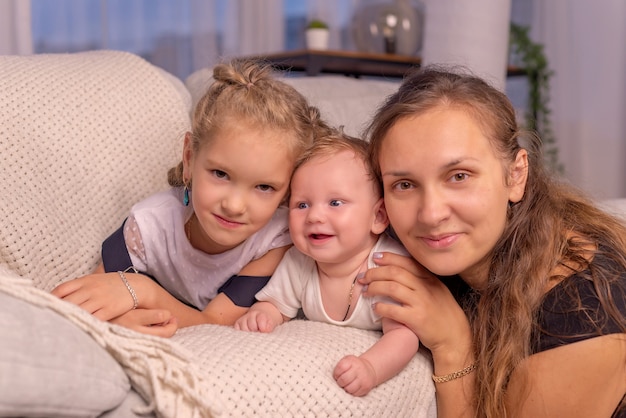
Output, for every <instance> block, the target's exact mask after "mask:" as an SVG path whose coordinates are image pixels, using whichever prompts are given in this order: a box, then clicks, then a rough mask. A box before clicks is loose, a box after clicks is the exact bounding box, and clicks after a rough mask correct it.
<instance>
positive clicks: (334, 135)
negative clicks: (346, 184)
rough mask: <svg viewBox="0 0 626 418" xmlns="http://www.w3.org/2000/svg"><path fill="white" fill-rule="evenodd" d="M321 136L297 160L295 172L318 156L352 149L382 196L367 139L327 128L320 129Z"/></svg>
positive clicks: (378, 193) (375, 190) (331, 154)
mask: <svg viewBox="0 0 626 418" xmlns="http://www.w3.org/2000/svg"><path fill="white" fill-rule="evenodd" d="M320 132H321V133H320V136H319V137H318V138H316V139H315V141H314V142H313V144H312V145H311V146H310V147H309V148H307V149H306V150H305V151H304V152H303V153H302V154H301V155H300V157H299V158H298V159H297V160H296V167H295V169H294V172H295V171H296V170H297V169H298V168H299V167H300V166H302V165H303V164H305V163H306V162H308V161H311V160H312V159H314V158H318V157H330V156H333V155H335V154H337V153H339V152H341V151H351V152H353V153H354V156H355V158H357V159H359V160H361V161H362V162H363V165H364V166H365V170H366V171H367V176H368V180H370V181H371V182H372V185H373V187H374V192H375V193H376V194H377V197H382V195H383V190H382V187H381V185H380V183H379V182H378V180H377V177H376V174H375V172H374V170H373V168H372V165H371V163H370V160H369V158H368V156H369V145H368V143H367V141H365V140H363V139H361V138H356V137H353V136H350V135H347V134H345V133H344V132H343V131H342V130H340V129H333V128H327V129H326V130H324V131H320Z"/></svg>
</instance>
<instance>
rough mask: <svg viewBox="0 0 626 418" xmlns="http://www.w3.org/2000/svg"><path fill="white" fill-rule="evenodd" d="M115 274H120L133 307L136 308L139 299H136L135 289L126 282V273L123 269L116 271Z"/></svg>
mask: <svg viewBox="0 0 626 418" xmlns="http://www.w3.org/2000/svg"><path fill="white" fill-rule="evenodd" d="M117 274H119V275H120V279H122V281H123V282H124V285H126V289H128V292H130V295H131V296H132V298H133V309H137V306H139V300H137V294H136V293H135V290H134V289H133V288H132V287H131V286H130V283H128V280H127V279H126V275H125V274H124V272H123V271H118V272H117Z"/></svg>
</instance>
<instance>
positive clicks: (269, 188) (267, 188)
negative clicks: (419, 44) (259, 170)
mask: <svg viewBox="0 0 626 418" xmlns="http://www.w3.org/2000/svg"><path fill="white" fill-rule="evenodd" d="M256 188H257V189H259V190H260V191H262V192H271V191H274V190H276V189H274V188H273V187H272V186H270V185H269V184H259V185H258V186H256Z"/></svg>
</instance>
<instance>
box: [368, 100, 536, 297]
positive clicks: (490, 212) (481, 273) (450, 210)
mask: <svg viewBox="0 0 626 418" xmlns="http://www.w3.org/2000/svg"><path fill="white" fill-rule="evenodd" d="M380 151H381V152H380V160H379V162H380V169H381V173H382V179H383V184H384V193H385V207H386V208H387V213H388V216H389V221H390V223H391V225H392V227H393V228H394V230H395V232H396V233H397V234H398V237H399V238H400V240H401V241H402V243H403V244H404V245H405V247H406V248H407V250H408V251H409V252H410V253H411V255H412V256H413V257H414V258H415V259H416V260H417V261H418V262H420V263H421V264H422V265H424V266H425V267H426V268H427V269H429V270H430V271H431V272H433V273H435V274H437V275H442V276H450V275H455V274H459V275H461V277H462V278H463V280H464V281H466V282H467V283H468V284H470V285H471V286H472V287H474V288H480V287H481V286H483V285H484V284H485V283H486V280H487V274H488V265H489V260H488V259H487V258H488V257H487V256H488V254H489V252H490V251H491V250H492V249H493V248H494V246H495V244H496V242H497V241H498V239H499V238H500V236H501V235H502V232H503V230H504V226H505V223H506V216H507V208H508V204H509V202H517V201H519V200H520V199H521V198H522V196H523V193H524V186H525V181H526V172H527V155H526V151H524V150H521V151H520V152H519V153H518V156H517V160H516V161H515V163H514V164H513V165H512V167H511V171H510V175H511V180H510V181H511V186H507V184H506V179H507V173H505V163H504V162H503V161H502V160H501V159H500V158H498V156H497V155H496V154H495V153H494V150H493V149H492V146H491V144H490V142H489V139H488V138H487V137H486V136H485V135H484V134H483V132H482V131H481V129H480V126H479V125H477V124H476V123H475V122H474V120H473V119H472V118H471V117H470V116H469V115H468V114H467V113H466V112H464V111H463V110H461V109H458V108H457V109H454V108H445V107H438V108H434V109H432V110H430V111H427V112H426V113H423V114H421V115H419V116H415V117H407V118H404V119H400V120H398V121H397V122H396V123H395V124H394V125H393V126H392V128H391V129H390V130H389V131H388V133H387V135H386V136H385V139H384V142H383V143H382V146H381V150H380Z"/></svg>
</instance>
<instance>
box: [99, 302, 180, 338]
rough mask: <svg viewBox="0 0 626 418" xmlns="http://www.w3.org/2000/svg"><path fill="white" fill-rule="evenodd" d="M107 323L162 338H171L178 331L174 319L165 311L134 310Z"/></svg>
mask: <svg viewBox="0 0 626 418" xmlns="http://www.w3.org/2000/svg"><path fill="white" fill-rule="evenodd" d="M109 322H111V323H113V324H118V325H121V326H123V327H126V328H130V329H132V330H135V331H137V332H141V333H143V334H150V335H155V336H157V337H164V338H169V337H171V336H172V335H174V334H175V333H176V330H177V329H178V322H177V321H176V318H174V317H173V316H172V314H171V313H170V311H168V310H165V309H134V310H131V311H128V312H126V313H125V314H123V315H121V316H118V317H117V318H114V319H112V320H111V321H109Z"/></svg>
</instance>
